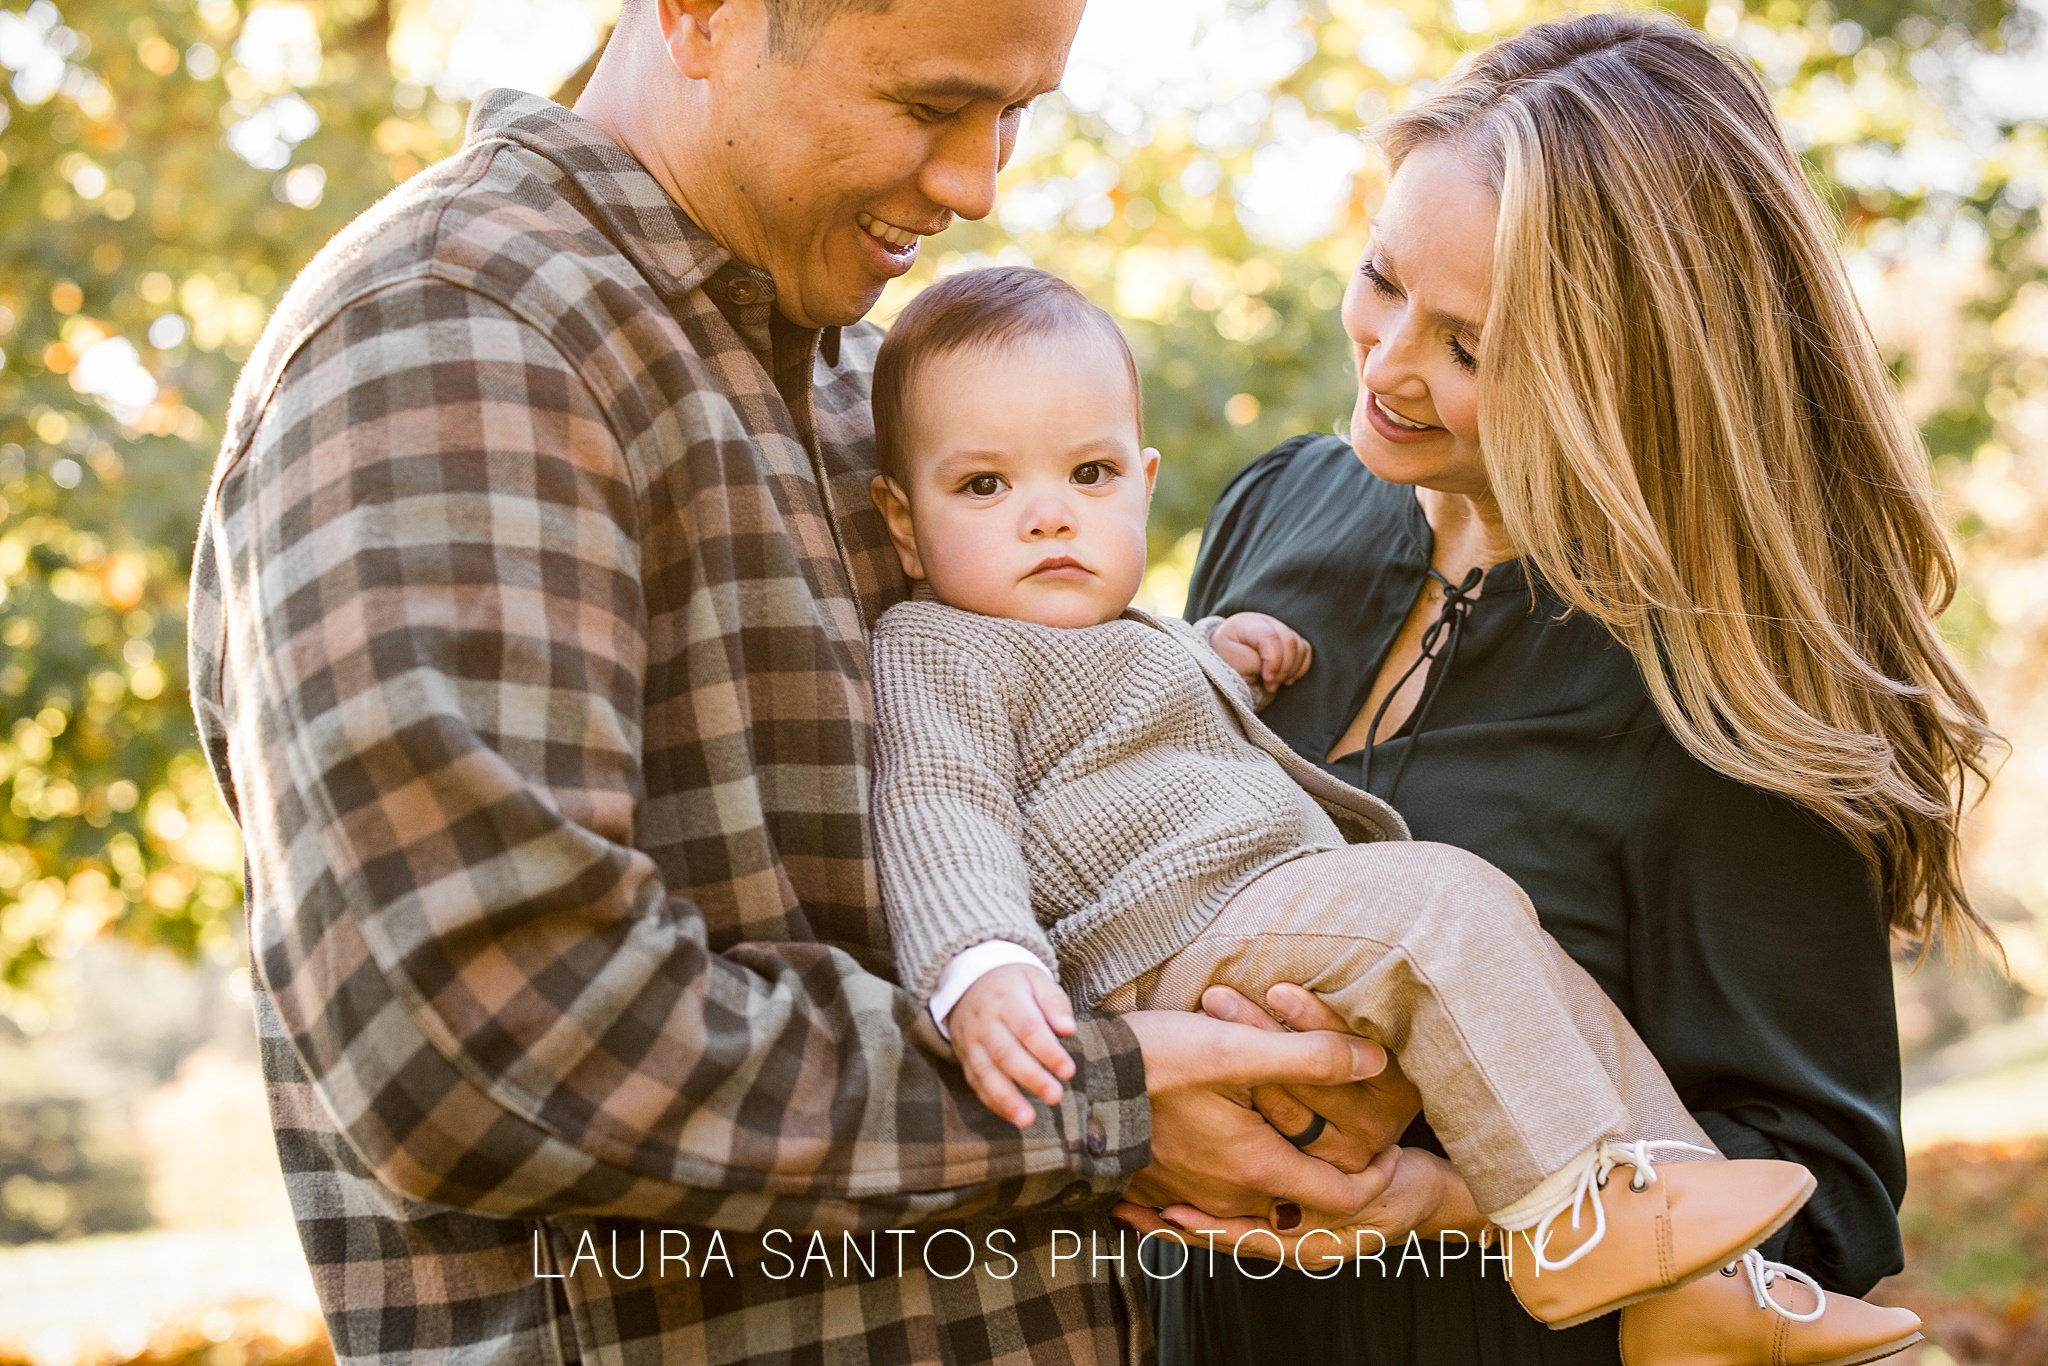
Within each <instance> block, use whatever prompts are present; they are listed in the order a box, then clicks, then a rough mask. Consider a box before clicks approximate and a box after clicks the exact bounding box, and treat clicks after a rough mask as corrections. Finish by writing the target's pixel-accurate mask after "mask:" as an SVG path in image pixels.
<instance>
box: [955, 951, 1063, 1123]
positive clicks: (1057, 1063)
mask: <svg viewBox="0 0 2048 1366" xmlns="http://www.w3.org/2000/svg"><path fill="white" fill-rule="evenodd" d="M946 1028H947V1030H948V1031H949V1032H950V1033H951V1035H952V1039H953V1052H954V1053H956V1054H958V1055H959V1058H960V1063H961V1066H963V1067H965V1068H966V1069H967V1080H968V1082H969V1083H970V1084H971V1085H972V1086H973V1087H974V1094H976V1095H977V1096H980V1097H981V1098H982V1100H983V1102H984V1103H986V1104H987V1106H988V1108H989V1109H991V1110H994V1111H995V1112H996V1113H997V1114H999V1115H1002V1116H1003V1117H1004V1118H1006V1119H1008V1120H1009V1121H1010V1122H1011V1123H1012V1124H1015V1125H1016V1126H1017V1127H1018V1128H1020V1129H1028V1128H1030V1127H1031V1120H1032V1116H1033V1114H1034V1111H1033V1110H1032V1108H1031V1102H1029V1101H1027V1100H1025V1099H1024V1097H1023V1095H1022V1094H1021V1093H1020V1092H1019V1091H1018V1090H1017V1088H1018V1087H1019V1086H1021V1087H1023V1088H1024V1089H1025V1090H1026V1091H1029V1092H1030V1093H1031V1094H1032V1095H1034V1096H1037V1097H1038V1098H1039V1099H1040V1100H1042V1101H1044V1102H1045V1103H1046V1104H1047V1105H1057V1104H1059V1103H1060V1097H1061V1096H1062V1095H1063V1094H1065V1092H1064V1090H1063V1088H1062V1087H1061V1086H1060V1082H1061V1081H1065V1080H1066V1079H1068V1078H1069V1077H1072V1076H1073V1075H1074V1060H1073V1058H1071V1057H1069V1056H1068V1055H1067V1050H1066V1049H1064V1048H1062V1047H1060V1045H1059V1041H1058V1040H1057V1039H1055V1038H1054V1037H1053V1035H1055V1034H1071V1033H1073V1032H1074V1007H1073V1006H1072V1005H1071V1004H1070V1003H1069V1002H1068V1000H1067V996H1066V993H1065V992H1063V991H1061V990H1060V987H1059V983H1057V982H1055V981H1053V979H1052V974H1051V973H1049V972H1047V971H1046V970H1045V969H1044V968H1038V967H1028V966H1026V965H1025V964H1023V963H1006V964H1004V965H1003V966H1002V967H999V968H995V969H993V970H992V971H990V972H988V973H985V974H984V975H983V976H982V977H981V978H980V979H978V980H977V981H976V982H975V984H974V985H973V986H971V987H969V988H967V994H966V995H965V996H962V997H961V998H960V1000H959V1003H958V1004H956V1005H955V1006H954V1007H953V1009H952V1010H950V1011H948V1012H947V1014H946Z"/></svg>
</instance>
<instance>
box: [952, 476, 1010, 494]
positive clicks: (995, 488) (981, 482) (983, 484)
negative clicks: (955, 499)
mask: <svg viewBox="0 0 2048 1366" xmlns="http://www.w3.org/2000/svg"><path fill="white" fill-rule="evenodd" d="M961 487H962V488H964V489H966V490H967V491H968V492H969V493H971V494H973V495H974V496H975V497H976V498H993V497H995V496H996V495H997V494H998V493H1001V492H1002V491H1003V481H1002V480H1000V479H998V478H996V476H994V475H993V474H977V475H975V476H974V477H973V478H972V479H969V480H968V481H967V482H966V483H965V484H962V485H961Z"/></svg>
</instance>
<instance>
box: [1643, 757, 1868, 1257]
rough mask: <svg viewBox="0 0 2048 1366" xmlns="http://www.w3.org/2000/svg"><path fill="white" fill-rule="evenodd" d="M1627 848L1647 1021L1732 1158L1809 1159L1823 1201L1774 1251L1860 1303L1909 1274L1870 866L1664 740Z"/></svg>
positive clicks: (1775, 800)
mask: <svg viewBox="0 0 2048 1366" xmlns="http://www.w3.org/2000/svg"><path fill="white" fill-rule="evenodd" d="M1635 797H1636V809H1637V810H1638V811H1639V812H1640V814H1641V819H1640V820H1638V821H1636V822H1633V823H1632V828H1631V830H1630V832H1629V834H1628V835H1627V836H1626V840H1627V843H1628V847H1627V848H1626V849H1625V850H1624V857H1625V862H1626V875H1627V877H1628V880H1629V884H1630V888H1629V890H1630V896H1629V900H1630V921H1629V959H1630V974H1629V975H1630V985H1631V996H1632V998H1633V1007H1634V1016H1635V1024H1636V1028H1637V1030H1638V1032H1640V1033H1641V1034H1642V1036H1643V1039H1644V1041H1645V1042H1646V1043H1648V1044H1649V1046H1650V1049H1651V1051H1652V1052H1654V1053H1655V1054H1656V1055H1657V1057H1658V1059H1659V1060H1660V1061H1661V1062H1662V1063H1663V1064H1664V1070H1665V1072H1666V1074H1667V1075H1668V1076H1669V1077H1670V1078H1671V1083H1672V1086H1673V1087H1674V1089H1676V1091H1677V1092H1678V1094H1679V1096H1680V1098H1681V1099H1683V1100H1684V1101H1685V1104H1686V1106H1687V1108H1688V1109H1690V1110H1691V1111H1692V1112H1693V1113H1694V1115H1695V1116H1696V1117H1697V1118H1698V1120H1699V1122H1700V1125H1701V1127H1703V1128H1704V1129H1706V1131H1707V1132H1708V1133H1709V1134H1711V1135H1712V1136H1713V1139H1714V1142H1715V1143H1717V1144H1718V1145H1719V1146H1720V1147H1721V1150H1722V1151H1723V1152H1724V1153H1726V1154H1727V1155H1728V1156H1729V1157H1775V1158H1785V1159H1789V1160H1791V1161H1794V1162H1799V1163H1803V1164H1804V1165H1805V1166H1806V1167H1807V1168H1808V1170H1810V1171H1812V1173H1813V1174H1814V1177H1815V1178H1816V1180H1817V1181H1818V1182H1819V1189H1818V1190H1817V1191H1816V1192H1815V1193H1814V1196H1813V1199H1812V1200H1811V1201H1809V1202H1808V1204H1807V1205H1806V1207H1805V1208H1804V1209H1803V1210H1801V1211H1800V1213H1799V1215H1798V1216H1797V1217H1796V1218H1795V1219H1794V1220H1793V1221H1792V1222H1791V1223H1790V1224H1789V1225H1787V1226H1786V1228H1785V1230H1784V1231H1782V1232H1781V1233H1779V1234H1778V1235H1777V1236H1776V1237H1774V1238H1772V1239H1771V1241H1770V1242H1768V1243H1766V1244H1765V1245H1764V1249H1763V1251H1764V1255H1765V1256H1767V1257H1771V1258H1773V1259H1776V1260H1780V1261H1785V1262H1789V1263H1790V1264H1792V1265H1793V1266H1796V1267H1798V1268H1799V1269H1800V1270H1802V1271H1805V1272H1807V1273H1808V1274H1810V1275H1812V1276H1814V1277H1816V1278H1817V1279H1819V1280H1820V1282H1821V1283H1822V1284H1823V1285H1825V1286H1827V1287H1828V1288H1829V1289H1834V1290H1841V1291H1844V1292H1846V1293H1850V1294H1861V1293H1862V1292H1864V1291H1865V1290H1868V1289H1869V1288H1870V1287H1871V1286H1872V1285H1874V1284H1876V1283H1877V1282H1878V1281H1879V1280H1880V1279H1882V1278H1883V1277H1885V1276H1888V1275H1890V1274H1892V1273H1893V1272H1896V1271H1898V1270H1899V1269H1900V1267H1902V1266H1903V1265H1904V1255H1903V1251H1902V1249H1901V1247H1900V1242H1899V1225H1898V1206H1899V1201H1900V1199H1901V1198H1902V1197H1903V1196H1904V1194H1905V1188H1906V1159H1905V1148H1904V1144H1903V1142H1902V1140H1901V1137H1900V1129H1899V1101H1900V1081H1899V1036H1898V1018H1897V1015H1896V1012H1895V1007H1894V1004H1893V999H1892V975H1891V954H1890V940H1889V934H1888V931H1887V925H1886V915H1885V912H1884V909H1883V907H1882V904H1881V902H1880V901H1879V899H1878V896H1877V894H1876V891H1875V888H1874V886H1873V883H1872V880H1871V878H1870V875H1869V873H1868V871H1867V867H1866V865H1865V863H1864V861H1863V860H1862V858H1861V857H1860V856H1859V855H1858V854H1857V853H1856V852H1855V850H1853V849H1852V848H1851V847H1850V846H1849V845H1848V844H1847V843H1846V842H1845V841H1843V840H1842V839H1841V838H1840V837H1839V836H1838V835H1837V834H1836V833H1835V832H1834V831H1833V830H1832V829H1830V828H1829V827H1828V826H1827V825H1826V823H1825V822H1823V821H1822V820H1821V819H1820V818H1819V817H1817V816H1814V815H1812V814H1811V813H1809V812H1807V811H1805V810H1804V809H1803V808H1801V807H1799V806H1797V805H1795V804H1794V803H1792V802H1791V801H1789V800H1786V799H1784V798H1782V797H1777V796H1773V795H1771V794H1768V793H1765V792H1762V791H1760V790H1758V789H1756V788H1752V787H1749V786H1747V785H1745V784H1743V783H1739V782H1736V781H1735V780H1733V779H1731V778H1728V777H1725V776H1723V775H1721V774H1719V773H1716V772H1714V771H1713V770H1711V769H1709V768H1707V767H1706V766H1705V765H1704V764H1701V763H1700V762H1698V761H1697V760H1695V759H1694V758H1693V757H1692V756H1691V755H1690V754H1688V753H1686V752H1685V750H1684V749H1683V748H1682V747H1681V746H1680V745H1679V744H1678V743H1677V742H1676V741H1675V740H1673V739H1672V738H1671V737H1670V736H1669V734H1668V733H1663V732H1661V729H1660V733H1659V735H1658V736H1657V739H1656V741H1655V743H1654V744H1653V745H1652V747H1651V750H1650V753H1649V757H1648V759H1647V760H1646V762H1645V764H1644V766H1643V769H1642V771H1641V775H1640V778H1639V781H1638V784H1637V791H1636V793H1635Z"/></svg>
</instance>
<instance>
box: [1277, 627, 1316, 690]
mask: <svg viewBox="0 0 2048 1366" xmlns="http://www.w3.org/2000/svg"><path fill="white" fill-rule="evenodd" d="M1315 654H1316V652H1315V649H1314V647H1313V646H1311V645H1310V644H1309V643H1308V641H1306V640H1304V639H1303V638H1302V637H1300V636H1295V637H1294V638H1293V639H1292V640H1291V641H1289V642H1288V648H1287V667H1286V669H1285V671H1284V672H1283V673H1282V676H1281V679H1280V681H1281V682H1282V683H1298V682H1300V681H1301V676H1302V675H1303V674H1305V673H1307V672H1308V666H1309V665H1310V664H1312V663H1314V662H1315Z"/></svg>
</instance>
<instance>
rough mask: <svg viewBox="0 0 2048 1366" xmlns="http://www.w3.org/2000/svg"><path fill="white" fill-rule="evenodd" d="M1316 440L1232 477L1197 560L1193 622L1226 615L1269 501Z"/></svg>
mask: <svg viewBox="0 0 2048 1366" xmlns="http://www.w3.org/2000/svg"><path fill="white" fill-rule="evenodd" d="M1316 439H1317V438H1316V437H1314V436H1297V437H1293V438H1290V439H1289V440H1286V441H1283V442H1281V443H1280V444H1279V445H1277V446H1275V447H1274V448H1273V449H1272V450H1270V451H1267V452H1266V453H1265V454H1264V455H1262V456H1260V457H1259V458H1258V459H1257V460H1254V461H1253V462H1252V463H1251V464H1249V465H1246V466H1245V467H1244V468H1243V469H1241V470H1239V471H1238V472H1237V473H1236V474H1235V475H1233V476H1232V477H1231V480H1230V482H1229V483H1228V484H1226V485H1225V486H1224V488H1223V492H1222V493H1221V494H1220V495H1218V496H1217V499H1216V505H1215V506H1214V507H1213V508H1211V509H1210V510H1209V520H1208V521H1207V522H1205V523H1204V524H1203V526H1202V549H1201V552H1200V553H1199V554H1198V555H1197V556H1196V557H1195V568H1194V573H1193V574H1192V575H1191V576H1190V577H1189V580H1188V601H1187V608H1186V610H1185V611H1183V612H1182V613H1181V615H1182V616H1184V617H1186V618H1187V619H1188V620H1189V621H1199V620H1201V619H1202V618H1203V617H1209V616H1216V615H1220V612H1219V609H1218V607H1217V603H1218V602H1219V601H1220V600H1221V598H1222V596H1223V594H1224V592H1225V591H1226V590H1227V589H1228V588H1229V587H1230V585H1231V584H1232V583H1234V582H1236V581H1237V577H1238V569H1239V568H1240V566H1241V565H1242V564H1243V562H1244V559H1245V555H1246V553H1247V551H1248V550H1250V549H1251V545H1250V539H1249V537H1248V535H1247V534H1246V533H1248V532H1249V531H1250V530H1251V529H1252V528H1255V527H1257V526H1258V525H1259V524H1260V514H1261V512H1262V510H1263V509H1264V506H1265V503H1266V500H1267V496H1268V495H1269V494H1270V493H1271V492H1272V490H1273V488H1274V487H1275V486H1276V485H1277V484H1278V483H1280V482H1281V475H1282V474H1283V473H1284V472H1285V471H1286V469H1287V466H1288V465H1289V463H1291V462H1292V460H1293V458H1294V456H1295V455H1296V453H1297V452H1299V451H1300V450H1301V449H1302V448H1303V447H1304V446H1307V445H1308V444H1309V443H1310V442H1312V441H1315V440H1316Z"/></svg>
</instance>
